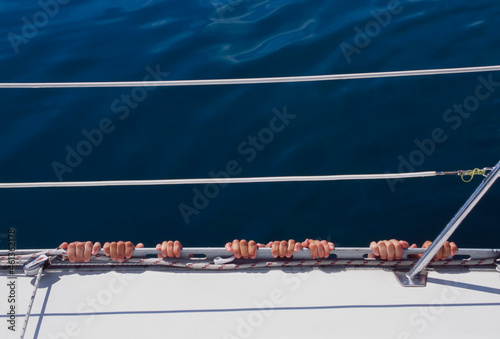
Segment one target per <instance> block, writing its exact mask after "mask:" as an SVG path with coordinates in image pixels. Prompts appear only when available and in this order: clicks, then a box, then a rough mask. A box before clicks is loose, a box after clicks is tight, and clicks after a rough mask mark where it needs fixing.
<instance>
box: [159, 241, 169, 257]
mask: <svg viewBox="0 0 500 339" xmlns="http://www.w3.org/2000/svg"><path fill="white" fill-rule="evenodd" d="M167 247H168V241H163V242H162V243H161V246H160V252H161V256H162V258H166V257H167Z"/></svg>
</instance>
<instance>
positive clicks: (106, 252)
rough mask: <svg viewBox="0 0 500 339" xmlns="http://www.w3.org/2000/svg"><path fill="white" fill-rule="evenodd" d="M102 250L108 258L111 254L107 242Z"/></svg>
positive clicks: (109, 245)
mask: <svg viewBox="0 0 500 339" xmlns="http://www.w3.org/2000/svg"><path fill="white" fill-rule="evenodd" d="M102 249H103V251H104V255H105V256H107V257H109V256H110V254H111V244H110V243H109V242H106V243H104V247H103V248H102Z"/></svg>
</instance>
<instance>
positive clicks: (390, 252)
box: [385, 240, 396, 260]
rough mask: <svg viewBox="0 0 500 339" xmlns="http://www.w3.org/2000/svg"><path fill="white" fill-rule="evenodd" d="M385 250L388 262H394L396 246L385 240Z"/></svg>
mask: <svg viewBox="0 0 500 339" xmlns="http://www.w3.org/2000/svg"><path fill="white" fill-rule="evenodd" d="M385 248H386V251H387V260H394V255H395V251H396V250H395V248H394V244H393V243H392V241H390V240H385Z"/></svg>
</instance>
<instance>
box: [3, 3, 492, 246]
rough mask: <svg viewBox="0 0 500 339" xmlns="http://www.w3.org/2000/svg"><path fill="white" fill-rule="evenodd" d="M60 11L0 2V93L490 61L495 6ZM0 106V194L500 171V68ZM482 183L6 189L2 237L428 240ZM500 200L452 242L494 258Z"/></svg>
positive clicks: (49, 96) (60, 94) (482, 209)
mask: <svg viewBox="0 0 500 339" xmlns="http://www.w3.org/2000/svg"><path fill="white" fill-rule="evenodd" d="M60 1H61V2H62V3H63V4H61V3H56V2H55V1H52V2H50V1H49V3H50V4H51V5H50V6H49V5H47V6H46V8H45V9H42V7H40V4H38V3H37V2H36V1H16V2H14V3H12V4H11V3H9V4H6V3H2V4H1V5H0V22H1V23H2V24H1V26H0V36H1V37H2V39H1V40H0V41H1V44H0V65H1V66H0V81H1V82H62V81H130V80H138V81H141V80H144V79H145V78H146V80H155V79H164V80H184V79H211V78H240V77H271V76H292V75H316V74H334V73H358V72H378V71H393V70H412V69H427V68H451V67H469V66H484V65H495V64H498V63H499V60H500V58H499V57H500V35H499V34H498V32H499V31H498V27H500V3H499V2H497V1H474V2H472V1H402V2H400V3H399V2H392V4H389V2H387V1H370V2H350V3H346V2H339V1H292V2H290V1H240V0H235V1H230V0H229V1H225V0H224V1H223V0H213V1H201V0H198V1H184V2H182V1H149V2H147V3H146V4H144V2H143V1H125V2H120V3H117V2H115V1H98V2H88V1H67V0H64V1H63V0H60ZM55 4H57V5H55ZM0 107H1V111H0V112H1V113H0V136H1V140H0V181H1V182H26V181H57V180H63V181H78V180H127V179H164V178H200V177H209V176H210V173H211V172H213V174H214V175H216V174H217V173H219V175H222V173H220V171H226V172H227V171H228V170H229V172H230V173H229V175H231V176H245V177H247V176H278V175H322V174H350V173H353V174H357V173H359V174H361V173H384V172H398V171H403V172H406V171H425V170H454V169H472V168H474V167H481V168H482V167H484V166H493V165H494V164H495V163H496V162H497V161H498V160H499V159H500V151H499V141H500V111H499V109H500V72H496V73H495V72H494V73H482V74H479V73H478V74H458V75H442V76H428V77H405V78H386V79H369V80H354V81H333V82H312V83H292V84H265V85H244V86H241V85H239V86H213V87H184V88H182V87H178V88H168V87H162V88H160V87H159V88H147V89H145V88H142V87H141V88H135V89H134V88H96V89H11V90H10V89H2V90H0ZM279 117H281V118H279ZM271 127H272V128H273V129H274V131H273V130H272V129H270V128H271ZM96 129H98V130H99V132H97V131H96ZM432 138H434V140H433V141H431V140H432ZM418 144H420V146H418ZM75 152H80V154H83V155H77V153H75ZM228 167H229V168H228ZM479 182H480V180H479V179H474V180H473V182H472V183H469V184H464V183H462V182H461V180H460V179H459V178H455V177H438V178H421V179H407V180H405V181H404V182H387V181H385V180H381V181H359V182H319V183H272V184H236V185H228V186H227V187H214V186H211V187H206V186H204V185H199V186H158V187H111V188H106V187H101V188H67V189H61V188H59V189H55V188H54V189H17V190H13V189H9V190H7V189H3V190H0V203H1V205H0V206H1V207H0V208H1V213H0V225H1V227H2V228H3V230H0V233H2V234H3V235H2V236H3V237H4V236H5V233H6V232H7V229H8V228H9V227H15V228H17V241H18V244H17V245H18V247H19V248H28V247H31V248H32V247H35V248H41V247H55V246H57V245H58V244H59V243H60V242H61V241H64V240H66V241H72V240H92V241H106V240H118V239H122V240H132V241H134V242H138V241H142V242H144V243H145V244H146V245H147V246H153V245H154V244H156V243H157V242H158V241H160V240H164V239H179V240H181V241H182V243H183V244H184V245H185V246H220V245H223V244H224V243H225V242H226V241H228V240H231V239H233V238H246V239H250V238H251V239H255V240H259V241H262V242H264V241H268V240H274V239H288V238H296V239H300V240H301V239H303V238H304V237H317V238H322V239H329V240H331V241H334V242H335V243H336V244H337V245H340V246H366V245H368V242H369V241H370V240H374V239H384V238H389V237H396V238H404V239H407V240H409V241H414V242H417V243H421V242H423V241H424V240H425V239H433V238H434V237H435V236H436V235H437V234H438V233H439V232H440V230H441V229H442V228H443V227H444V226H445V224H446V223H447V222H448V221H449V220H450V219H451V218H452V216H453V215H454V213H455V212H456V211H457V210H458V209H459V207H460V206H461V205H462V204H463V203H464V202H465V201H466V200H467V198H468V196H469V195H470V194H471V193H472V192H473V191H474V189H475V187H476V186H477V185H478V184H479ZM193 190H195V191H193ZM197 192H201V193H197ZM200 194H203V195H204V198H200V197H199V195H200ZM206 194H208V195H209V196H210V197H209V198H207V197H206ZM193 199H195V200H196V201H195V202H193ZM499 199H500V184H499V183H497V184H496V186H493V187H492V189H491V190H490V191H489V192H488V194H487V195H486V196H485V197H484V198H483V200H482V201H481V202H480V203H479V204H478V206H477V207H476V208H475V209H474V211H473V212H472V213H471V214H470V215H469V217H468V218H467V219H466V220H465V222H464V223H463V225H462V226H461V227H460V229H459V230H458V231H457V232H456V234H455V235H454V236H453V239H454V240H455V241H456V242H458V243H459V245H460V246H463V247H476V246H477V247H498V238H499V236H500V230H499V225H500V222H499V220H500V218H499V217H500V213H499V204H498V202H499ZM181 209H182V210H183V211H184V215H183V212H181ZM187 221H188V222H189V223H187ZM0 240H2V241H3V243H2V244H0V247H2V248H3V247H4V245H5V238H0Z"/></svg>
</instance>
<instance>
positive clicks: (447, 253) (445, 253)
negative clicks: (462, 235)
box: [440, 241, 451, 260]
mask: <svg viewBox="0 0 500 339" xmlns="http://www.w3.org/2000/svg"><path fill="white" fill-rule="evenodd" d="M442 249H443V253H442V254H441V258H440V259H441V260H446V259H447V258H448V257H449V256H450V254H451V247H450V242H449V241H445V243H444V244H443V247H442Z"/></svg>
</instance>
